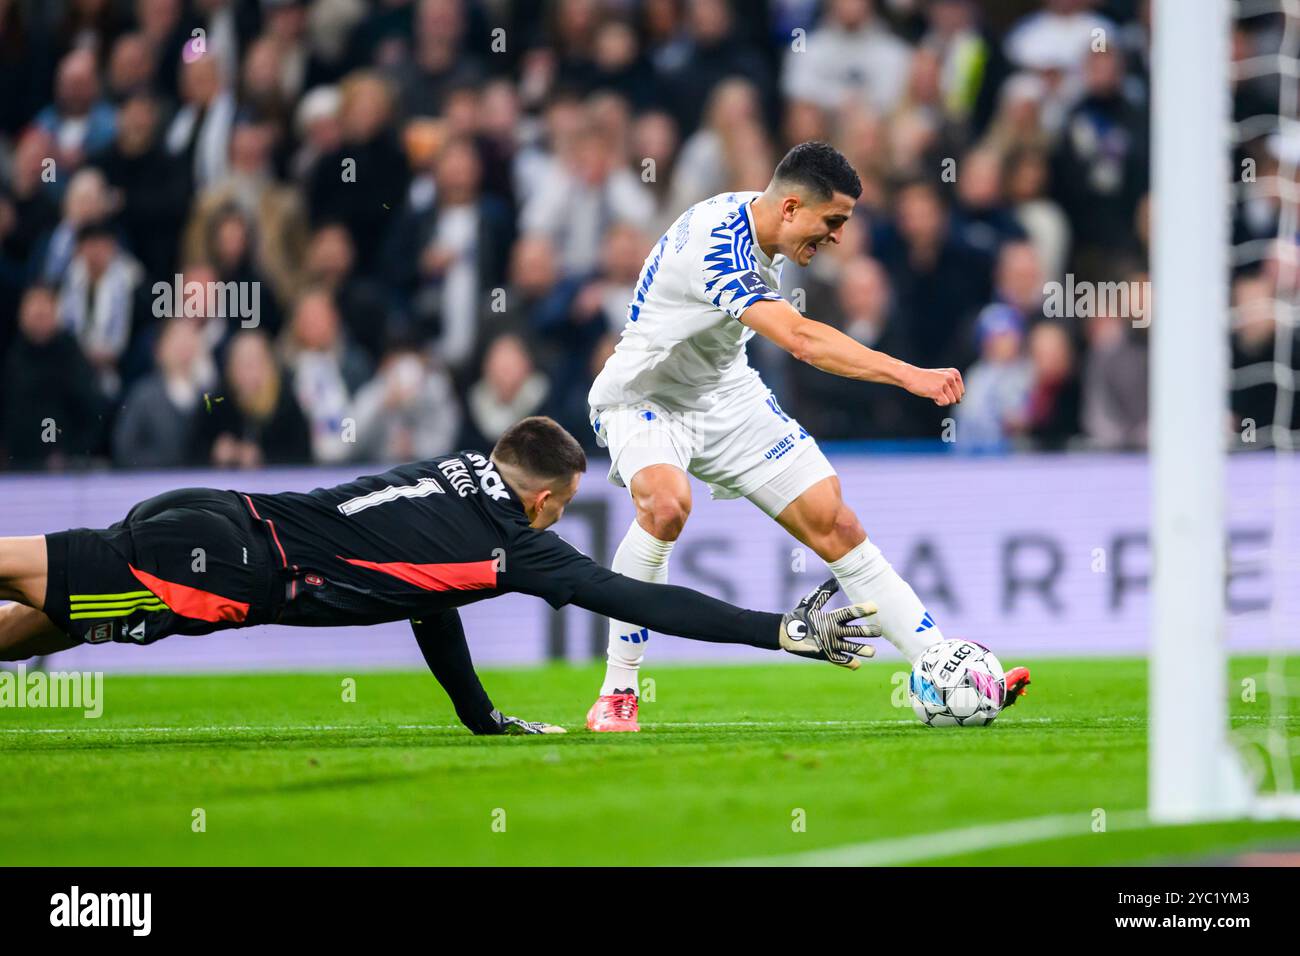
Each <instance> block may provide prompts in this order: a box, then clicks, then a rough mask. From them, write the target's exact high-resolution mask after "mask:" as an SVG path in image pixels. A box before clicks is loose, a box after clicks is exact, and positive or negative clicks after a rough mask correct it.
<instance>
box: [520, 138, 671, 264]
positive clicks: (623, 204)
mask: <svg viewBox="0 0 1300 956" xmlns="http://www.w3.org/2000/svg"><path fill="white" fill-rule="evenodd" d="M559 153H560V156H561V161H562V165H561V167H560V168H559V169H556V170H555V171H554V173H553V174H552V175H548V176H546V177H545V178H544V179H543V180H542V181H541V182H540V184H539V188H538V189H537V191H536V192H535V193H534V195H533V196H532V198H531V199H530V200H529V201H528V203H527V204H526V205H525V206H524V209H523V213H522V217H521V218H522V222H521V225H522V228H523V231H524V232H526V233H540V234H542V235H545V236H548V237H549V238H550V239H551V241H552V242H554V243H555V246H556V248H557V249H558V250H559V253H560V262H561V264H562V268H563V271H564V273H565V274H566V275H570V276H572V275H581V274H583V273H587V272H590V271H591V270H592V269H594V268H595V267H596V265H597V263H598V262H599V261H600V245H601V236H602V234H603V232H604V230H605V229H606V228H608V227H609V226H610V225H611V224H613V223H616V222H631V223H641V222H646V221H647V220H649V219H651V218H652V217H653V216H654V201H653V199H651V197H650V194H649V192H648V191H647V190H646V188H645V186H644V185H643V184H642V183H641V180H640V179H639V178H638V176H637V175H636V174H635V173H633V172H632V171H631V170H630V169H627V168H626V167H624V166H620V165H618V162H617V157H618V148H617V146H616V144H613V143H610V142H609V141H608V139H606V137H605V136H604V135H602V134H601V133H600V131H599V130H597V129H596V128H595V127H594V126H592V125H590V124H587V125H585V126H584V127H583V128H581V129H580V130H578V131H577V132H576V134H575V135H574V138H573V141H572V142H571V143H569V144H560V147H559Z"/></svg>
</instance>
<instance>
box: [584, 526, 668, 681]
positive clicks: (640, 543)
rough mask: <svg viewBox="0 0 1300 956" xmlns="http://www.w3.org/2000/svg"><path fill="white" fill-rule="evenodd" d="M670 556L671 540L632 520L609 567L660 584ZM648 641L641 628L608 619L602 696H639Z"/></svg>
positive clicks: (646, 632)
mask: <svg viewBox="0 0 1300 956" xmlns="http://www.w3.org/2000/svg"><path fill="white" fill-rule="evenodd" d="M672 553H673V542H672V541H660V540H659V539H658V538H656V537H655V536H654V535H652V534H651V533H650V532H649V531H646V530H645V529H644V528H642V527H641V526H640V525H639V524H637V523H636V521H635V520H634V521H633V522H632V527H630V528H628V529H627V534H625V535H624V536H623V541H622V543H620V544H619V546H618V550H617V551H615V552H614V563H613V564H611V565H610V567H611V568H612V569H613V570H615V571H617V572H618V573H619V574H626V575H627V576H628V577H629V578H636V579H637V580H638V581H649V582H651V583H652V584H663V583H664V582H665V581H667V580H668V557H669V556H670V555H671V554H672ZM648 640H650V632H649V631H647V630H646V629H645V628H644V627H642V626H641V625H639V624H629V623H627V622H625V621H616V620H614V619H613V618H610V619H609V657H608V663H607V664H606V665H605V683H604V684H602V685H601V688H600V693H601V695H602V696H604V695H605V694H612V693H614V691H616V690H624V689H626V688H628V687H630V688H632V691H633V693H636V694H638V695H639V694H640V686H639V684H638V680H639V678H638V670H639V668H640V667H641V659H642V658H643V657H644V656H645V645H646V641H648Z"/></svg>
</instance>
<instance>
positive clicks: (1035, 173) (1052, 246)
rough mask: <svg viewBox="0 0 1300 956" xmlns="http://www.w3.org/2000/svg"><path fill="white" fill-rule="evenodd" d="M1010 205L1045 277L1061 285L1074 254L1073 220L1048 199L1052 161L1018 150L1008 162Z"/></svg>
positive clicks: (1037, 152)
mask: <svg viewBox="0 0 1300 956" xmlns="http://www.w3.org/2000/svg"><path fill="white" fill-rule="evenodd" d="M1005 169H1006V191H1007V201H1008V202H1009V203H1010V204H1011V212H1012V215H1013V216H1015V219H1016V222H1017V223H1018V224H1019V225H1020V228H1021V229H1023V230H1024V232H1025V235H1026V236H1027V237H1028V238H1029V242H1030V243H1032V244H1033V247H1034V251H1035V252H1036V253H1037V254H1038V261H1039V262H1040V263H1041V264H1042V271H1043V275H1044V276H1046V277H1047V278H1048V279H1049V280H1051V281H1060V280H1061V279H1062V278H1063V277H1064V275H1065V264H1066V261H1067V259H1068V257H1069V254H1070V241H1071V235H1072V232H1071V228H1070V220H1069V217H1068V216H1066V215H1065V211H1064V210H1062V209H1061V207H1060V204H1059V203H1057V202H1055V201H1054V200H1053V199H1051V198H1050V197H1048V195H1047V187H1048V182H1049V172H1048V159H1047V155H1046V154H1045V153H1043V152H1040V151H1038V150H1034V149H1024V150H1018V151H1017V152H1014V153H1012V154H1011V155H1010V156H1009V157H1008V158H1007V160H1006V165H1005Z"/></svg>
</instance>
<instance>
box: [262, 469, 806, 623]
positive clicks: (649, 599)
mask: <svg viewBox="0 0 1300 956" xmlns="http://www.w3.org/2000/svg"><path fill="white" fill-rule="evenodd" d="M243 498H244V499H245V501H246V502H247V504H248V506H249V508H250V510H251V511H252V513H253V515H254V517H256V518H258V519H260V520H261V521H263V522H265V523H266V526H267V530H268V532H269V534H268V537H269V538H270V540H271V545H272V552H273V553H272V558H273V560H274V561H278V562H279V564H280V572H279V573H280V574H282V575H283V576H284V577H285V578H286V589H287V594H286V601H285V605H284V609H283V611H282V612H281V614H280V615H279V618H278V622H279V623H281V624H296V625H308V626H311V625H320V626H334V625H343V624H375V623H379V622H382V621H394V620H402V619H405V618H421V617H424V616H432V615H434V614H435V613H436V612H438V611H442V610H446V609H448V608H456V607H461V606H463V605H466V604H469V603H471V602H474V601H481V600H483V599H485V598H491V597H496V596H497V595H499V594H503V593H506V592H509V591H517V592H521V593H523V594H532V595H536V596H537V597H541V598H544V599H545V600H546V601H547V602H548V603H550V604H551V606H553V607H557V608H558V607H561V606H563V605H565V604H570V603H572V604H577V605H579V606H580V607H585V608H588V609H590V610H593V611H596V612H598V613H601V614H609V615H611V616H619V617H621V618H622V619H623V620H631V621H636V622H638V623H640V624H642V625H643V626H647V627H650V628H651V629H653V630H658V631H661V632H667V633H673V634H680V635H683V636H686V637H694V638H696V639H700V640H709V641H729V642H741V643H750V644H754V645H756V646H760V647H775V646H777V644H776V632H777V627H778V625H779V622H780V616H779V615H776V614H768V613H763V612H758V611H746V610H741V609H740V608H736V607H733V606H731V605H729V604H725V603H723V602H721V601H716V600H714V599H713V598H709V597H706V596H704V595H702V594H698V593H696V592H693V591H688V590H687V589H685V588H676V587H671V588H670V587H667V586H659V585H647V584H643V583H641V582H638V581H633V580H631V579H629V578H625V577H623V576H622V575H619V574H615V573H614V572H613V571H610V570H608V569H606V568H603V567H601V566H600V565H598V564H596V563H595V562H594V561H592V560H591V559H590V558H588V557H587V556H586V555H584V554H582V553H581V552H580V551H578V550H576V549H575V548H573V547H571V546H570V545H569V544H567V543H566V542H565V541H564V540H563V539H562V538H560V537H559V536H558V535H556V534H555V533H554V532H551V531H539V530H536V529H534V528H532V527H531V526H530V525H529V523H528V517H527V515H526V514H525V513H524V508H523V504H522V503H521V502H520V500H519V498H518V496H517V495H516V494H515V493H514V491H513V490H511V488H510V486H509V485H507V484H506V482H505V481H504V480H503V479H502V477H501V475H500V473H499V472H498V471H497V470H496V468H495V466H494V465H493V464H492V462H491V461H490V460H489V459H488V458H487V457H486V456H484V455H482V454H480V453H478V452H474V451H462V452H458V453H457V454H454V455H446V456H443V457H441V458H434V459H430V460H426V461H417V462H412V463H410V464H405V465H399V466H398V467H396V468H393V469H390V470H389V471H386V472H384V473H383V474H379V475H370V476H366V477H362V478H358V479H356V480H355V481H350V482H347V483H346V484H342V485H336V486H335V487H333V488H317V489H316V490H314V491H311V492H306V493H301V492H284V493H281V494H245V495H243Z"/></svg>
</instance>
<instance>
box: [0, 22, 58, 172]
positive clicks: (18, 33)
mask: <svg viewBox="0 0 1300 956" xmlns="http://www.w3.org/2000/svg"><path fill="white" fill-rule="evenodd" d="M25 6H26V5H25V4H23V3H21V2H19V0H0V90H4V93H5V95H4V96H2V97H0V136H11V137H17V136H18V135H19V133H20V132H21V131H22V129H23V127H25V126H26V125H27V123H28V121H29V120H30V119H31V118H32V117H33V116H34V115H35V114H36V112H37V111H38V110H39V109H41V107H43V106H44V105H45V104H46V103H47V102H48V89H49V85H50V73H51V62H50V61H51V57H52V56H53V53H52V51H51V49H50V43H49V38H48V37H47V36H46V34H45V31H44V30H42V29H41V25H40V23H39V22H37V23H35V24H33V23H31V22H29V12H28V10H26V9H24V7H25ZM45 155H49V154H48V153H47V154H45Z"/></svg>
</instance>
